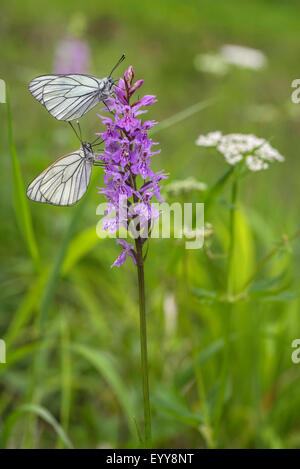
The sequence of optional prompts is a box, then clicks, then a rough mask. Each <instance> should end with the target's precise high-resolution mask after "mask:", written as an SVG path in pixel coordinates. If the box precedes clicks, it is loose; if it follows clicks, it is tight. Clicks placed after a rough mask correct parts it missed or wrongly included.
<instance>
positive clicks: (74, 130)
mask: <svg viewBox="0 0 300 469" xmlns="http://www.w3.org/2000/svg"><path fill="white" fill-rule="evenodd" d="M68 123H69V124H70V126H71V127H72V129H73V132H74V134H75V135H76V137H77V138H78V140H79V141H80V143H82V139H81V138H80V136H79V135H78V133H77V132H76V129H75V127H74V126H73V124H72V122H70V121H69V122H68Z"/></svg>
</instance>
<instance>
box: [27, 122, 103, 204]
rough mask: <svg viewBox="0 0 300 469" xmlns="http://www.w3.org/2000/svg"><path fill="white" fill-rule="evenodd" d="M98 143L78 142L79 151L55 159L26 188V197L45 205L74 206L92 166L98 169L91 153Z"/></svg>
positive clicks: (81, 193)
mask: <svg viewBox="0 0 300 469" xmlns="http://www.w3.org/2000/svg"><path fill="white" fill-rule="evenodd" d="M74 131H75V130H74ZM75 133H76V131H75ZM76 135H77V133H76ZM97 140H98V139H97ZM100 143H102V142H100ZM100 143H97V144H95V143H92V144H91V143H88V142H82V141H81V147H80V149H79V150H76V151H74V152H71V153H68V154H67V155H64V156H61V157H60V158H58V159H57V160H56V161H54V163H53V164H51V165H50V166H49V167H48V168H46V169H45V170H44V171H43V172H42V173H41V174H39V175H38V176H37V177H36V178H35V179H34V180H33V181H32V182H31V183H30V184H29V186H28V187H27V190H26V194H27V197H28V198H29V199H30V200H33V201H34V202H42V203H45V204H52V205H59V206H70V205H74V204H75V203H76V202H78V200H80V199H81V198H82V197H83V195H84V194H85V193H86V191H87V188H88V185H89V182H90V179H91V174H92V169H93V166H101V164H100V163H97V160H96V159H95V154H94V152H93V146H96V145H99V144H100Z"/></svg>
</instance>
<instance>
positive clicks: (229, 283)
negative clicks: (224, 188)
mask: <svg viewBox="0 0 300 469" xmlns="http://www.w3.org/2000/svg"><path fill="white" fill-rule="evenodd" d="M237 193H238V182H237V177H235V178H234V180H233V183H232V190H231V209H230V224H229V236H230V239H229V251H228V267H227V269H228V270H227V296H228V299H230V297H231V296H232V294H233V293H234V285H233V283H234V281H233V271H234V268H233V267H234V266H233V264H234V262H233V260H234V242H235V218H236V201H237Z"/></svg>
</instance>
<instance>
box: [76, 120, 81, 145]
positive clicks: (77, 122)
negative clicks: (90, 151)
mask: <svg viewBox="0 0 300 469" xmlns="http://www.w3.org/2000/svg"><path fill="white" fill-rule="evenodd" d="M76 124H77V126H78V130H79V136H80V141H81V143H82V133H81V127H80V124H79V121H76Z"/></svg>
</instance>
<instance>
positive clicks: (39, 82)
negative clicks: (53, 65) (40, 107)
mask: <svg viewBox="0 0 300 469" xmlns="http://www.w3.org/2000/svg"><path fill="white" fill-rule="evenodd" d="M56 77H57V75H42V76H40V77H37V78H34V79H33V80H31V82H30V83H29V86H28V88H29V91H30V93H31V94H32V96H33V97H34V98H35V99H37V100H38V101H39V103H41V104H44V101H43V89H44V86H45V85H47V84H48V83H49V82H50V81H51V80H54V79H55V78H56Z"/></svg>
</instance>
